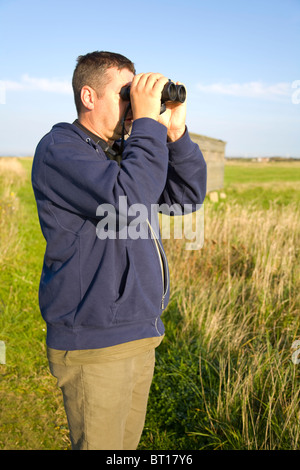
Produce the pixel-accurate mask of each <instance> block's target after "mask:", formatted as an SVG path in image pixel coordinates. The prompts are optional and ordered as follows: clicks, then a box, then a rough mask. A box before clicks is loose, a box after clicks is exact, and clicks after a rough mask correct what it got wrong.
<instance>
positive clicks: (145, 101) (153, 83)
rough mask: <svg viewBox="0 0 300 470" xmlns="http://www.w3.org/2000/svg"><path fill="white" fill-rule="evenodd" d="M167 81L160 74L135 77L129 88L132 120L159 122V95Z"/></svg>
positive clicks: (144, 74) (142, 74) (143, 74)
mask: <svg viewBox="0 0 300 470" xmlns="http://www.w3.org/2000/svg"><path fill="white" fill-rule="evenodd" d="M167 82H168V79H167V78H166V77H164V76H163V75H161V74H160V73H140V74H138V75H135V76H134V78H133V80H132V83H131V86H130V101H131V108H132V114H133V119H134V120H135V119H139V118H143V117H148V118H151V119H155V120H156V121H158V120H159V113H160V103H161V93H162V90H163V87H164V85H165V84H166V83H167Z"/></svg>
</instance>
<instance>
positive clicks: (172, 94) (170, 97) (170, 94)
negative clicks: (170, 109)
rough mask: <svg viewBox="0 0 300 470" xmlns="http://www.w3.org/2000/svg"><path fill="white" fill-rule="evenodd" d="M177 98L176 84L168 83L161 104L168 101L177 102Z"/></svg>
mask: <svg viewBox="0 0 300 470" xmlns="http://www.w3.org/2000/svg"><path fill="white" fill-rule="evenodd" d="M176 97H177V89H176V85H175V83H173V82H168V83H166V84H165V86H164V88H163V91H162V94H161V102H162V103H165V102H166V101H176Z"/></svg>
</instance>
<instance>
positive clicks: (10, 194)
mask: <svg viewBox="0 0 300 470" xmlns="http://www.w3.org/2000/svg"><path fill="white" fill-rule="evenodd" d="M25 179H26V172H25V170H24V168H23V166H22V164H21V163H20V161H18V159H17V158H12V157H7V158H5V157H1V158H0V265H1V266H2V267H3V266H4V263H5V262H11V260H12V259H13V258H14V255H15V254H16V253H17V251H18V244H19V243H20V240H19V239H18V223H17V218H18V211H19V210H20V201H19V199H18V197H17V195H16V190H17V189H18V188H19V187H20V186H21V185H22V184H23V183H24V181H25Z"/></svg>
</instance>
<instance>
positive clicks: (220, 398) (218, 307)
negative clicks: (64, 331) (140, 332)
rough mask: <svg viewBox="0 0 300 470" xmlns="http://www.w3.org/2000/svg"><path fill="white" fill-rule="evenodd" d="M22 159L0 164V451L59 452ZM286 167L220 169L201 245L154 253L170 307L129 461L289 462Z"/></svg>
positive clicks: (292, 305)
mask: <svg viewBox="0 0 300 470" xmlns="http://www.w3.org/2000/svg"><path fill="white" fill-rule="evenodd" d="M30 169H31V159H19V160H18V159H0V184H1V185H0V188H1V190H0V211H1V219H0V220H1V222H0V224H1V225H0V243H1V253H0V257H1V258H0V259H1V268H0V276H1V278H0V281H1V282H0V340H3V341H5V344H6V364H5V365H1V364H0V380H1V389H0V394H1V395H0V399H1V409H0V449H33V450H34V449H53V450H54V449H70V444H69V440H68V431H67V424H66V418H65V415H64V410H63V405H62V399H61V395H60V391H59V390H58V389H57V387H56V383H55V379H54V378H53V377H52V376H51V375H50V373H49V371H48V364H47V361H46V355H45V325H44V323H43V321H42V319H41V317H40V313H39V310H38V301H37V290H38V283H39V276H40V272H41V267H42V259H43V253H44V247H45V244H44V240H43V238H42V236H41V233H40V228H39V224H38V219H37V214H36V208H35V202H34V198H33V194H32V190H31V186H30ZM299 181H300V163H298V162H295V163H293V162H289V163H284V162H282V163H281V162H276V163H267V164H264V163H263V164H262V163H245V162H228V164H227V165H226V168H225V185H224V190H223V192H225V194H226V198H225V199H219V201H218V202H217V203H213V202H211V201H210V200H209V198H207V199H206V201H205V208H204V213H205V215H204V223H205V241H204V246H203V248H202V249H201V250H195V251H186V250H185V241H184V240H174V239H173V240H172V239H171V240H165V241H164V245H165V249H166V252H167V255H168V259H169V265H170V273H171V285H172V295H171V299H170V304H169V306H168V308H167V310H166V311H165V312H164V316H163V319H164V323H165V326H166V338H165V340H164V342H163V343H162V345H161V346H160V347H159V349H158V350H157V363H156V371H155V377H154V380H153V384H152V388H151V393H150V397H149V406H148V414H147V419H146V424H145V429H144V432H143V435H142V439H141V442H140V445H139V448H140V449H152V450H153V449H154V450H158V449H160V450H163V449H168V450H187V449H189V450H192V449H212V450H217V449H240V450H242V449H247V450H250V449H264V450H267V449H270V450H275V449H280V450H284V449H298V448H299V447H300V441H299V439H300V436H299V431H300V425H299V418H300V412H299V390H300V387H299V370H300V369H299V367H300V365H297V364H294V363H293V361H292V360H291V358H292V352H293V351H292V349H291V346H292V343H293V341H294V340H296V339H298V338H299V335H300V328H299V312H300V308H299V306H300V303H299V300H300V276H299V246H300V245H299V233H300V230H299V228H300V222H299V221H300V217H299V210H300V187H299Z"/></svg>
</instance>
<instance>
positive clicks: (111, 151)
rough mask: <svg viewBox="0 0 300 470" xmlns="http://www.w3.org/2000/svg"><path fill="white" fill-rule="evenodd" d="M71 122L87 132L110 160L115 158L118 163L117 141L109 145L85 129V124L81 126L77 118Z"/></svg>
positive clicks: (118, 147) (118, 146)
mask: <svg viewBox="0 0 300 470" xmlns="http://www.w3.org/2000/svg"><path fill="white" fill-rule="evenodd" d="M73 124H74V125H75V126H76V127H78V128H79V129H81V130H82V131H83V132H85V134H87V135H88V136H89V137H90V138H91V139H92V140H93V142H95V144H96V145H100V147H101V148H102V150H103V152H104V153H105V154H106V155H107V156H108V158H110V159H112V160H116V161H117V162H118V163H119V162H120V160H121V153H120V144H119V143H118V141H116V142H114V144H113V146H112V147H110V146H109V145H108V143H107V142H106V141H105V140H104V139H101V137H99V136H98V135H96V134H94V133H93V132H91V131H90V130H89V129H87V128H86V127H85V126H83V125H82V124H81V123H80V122H79V120H78V119H75V121H74V122H73Z"/></svg>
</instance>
